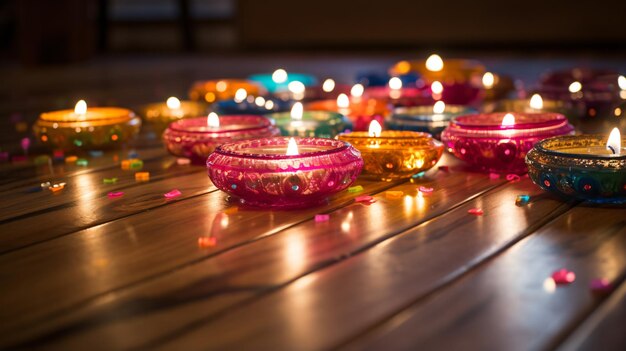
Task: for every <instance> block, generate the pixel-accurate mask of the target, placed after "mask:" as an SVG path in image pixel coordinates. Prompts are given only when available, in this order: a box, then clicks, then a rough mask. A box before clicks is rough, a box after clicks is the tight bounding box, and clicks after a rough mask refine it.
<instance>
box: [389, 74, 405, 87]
mask: <svg viewBox="0 0 626 351" xmlns="http://www.w3.org/2000/svg"><path fill="white" fill-rule="evenodd" d="M389 88H390V89H393V90H400V89H402V80H401V79H400V78H398V77H391V78H390V79H389Z"/></svg>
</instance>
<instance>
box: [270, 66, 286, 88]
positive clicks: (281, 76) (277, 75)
mask: <svg viewBox="0 0 626 351" xmlns="http://www.w3.org/2000/svg"><path fill="white" fill-rule="evenodd" d="M272 80H273V81H274V83H278V84H280V83H284V82H286V81H287V71H285V70H284V69H282V68H279V69H277V70H275V71H274V73H272Z"/></svg>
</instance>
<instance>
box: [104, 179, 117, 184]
mask: <svg viewBox="0 0 626 351" xmlns="http://www.w3.org/2000/svg"><path fill="white" fill-rule="evenodd" d="M102 182H103V183H104V184H115V183H117V178H104V179H102Z"/></svg>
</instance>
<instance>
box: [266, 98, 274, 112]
mask: <svg viewBox="0 0 626 351" xmlns="http://www.w3.org/2000/svg"><path fill="white" fill-rule="evenodd" d="M273 108H274V101H272V100H267V101H265V109H267V110H271V109H273Z"/></svg>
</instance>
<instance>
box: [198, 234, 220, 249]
mask: <svg viewBox="0 0 626 351" xmlns="http://www.w3.org/2000/svg"><path fill="white" fill-rule="evenodd" d="M215 245H217V239H216V238H215V237H212V236H208V237H207V236H201V237H199V238H198V246H199V247H200V248H203V249H204V248H209V247H214V246H215Z"/></svg>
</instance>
